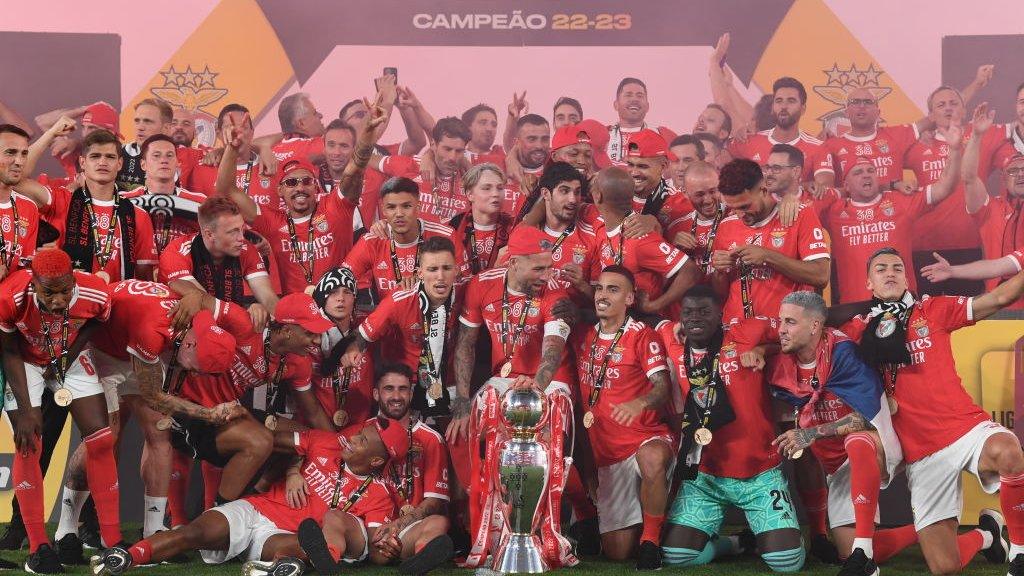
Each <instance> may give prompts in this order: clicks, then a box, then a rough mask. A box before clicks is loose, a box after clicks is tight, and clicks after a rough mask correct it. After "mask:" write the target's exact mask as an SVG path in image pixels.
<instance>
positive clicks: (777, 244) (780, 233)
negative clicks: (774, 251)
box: [772, 230, 786, 248]
mask: <svg viewBox="0 0 1024 576" xmlns="http://www.w3.org/2000/svg"><path fill="white" fill-rule="evenodd" d="M785 243H786V231H785V230H772V248H782V245H783V244H785Z"/></svg>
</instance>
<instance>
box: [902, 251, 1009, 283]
mask: <svg viewBox="0 0 1024 576" xmlns="http://www.w3.org/2000/svg"><path fill="white" fill-rule="evenodd" d="M932 256H934V257H935V263H934V264H929V265H927V266H925V267H923V268H921V276H923V277H924V278H927V279H928V281H929V282H944V281H946V280H949V279H950V278H962V279H964V280H990V279H992V278H1003V277H1006V276H1009V275H1011V274H1015V273H1016V272H1018V271H1019V269H1018V268H1017V264H1016V263H1015V260H1014V258H1013V257H1012V256H1003V257H1002V258H993V259H991V260H975V261H974V262H968V263H967V264H957V265H952V264H950V263H949V260H946V259H945V258H943V257H942V255H941V254H939V253H938V252H932Z"/></svg>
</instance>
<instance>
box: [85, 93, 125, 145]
mask: <svg viewBox="0 0 1024 576" xmlns="http://www.w3.org/2000/svg"><path fill="white" fill-rule="evenodd" d="M82 124H92V125H93V126H98V127H100V128H102V129H104V130H109V131H110V132H113V133H114V134H115V135H116V136H117V137H118V138H124V137H123V136H121V131H120V120H119V119H118V117H117V110H114V107H113V106H111V105H110V104H107V103H106V102H96V103H95V104H90V105H89V107H88V108H86V109H85V114H82Z"/></svg>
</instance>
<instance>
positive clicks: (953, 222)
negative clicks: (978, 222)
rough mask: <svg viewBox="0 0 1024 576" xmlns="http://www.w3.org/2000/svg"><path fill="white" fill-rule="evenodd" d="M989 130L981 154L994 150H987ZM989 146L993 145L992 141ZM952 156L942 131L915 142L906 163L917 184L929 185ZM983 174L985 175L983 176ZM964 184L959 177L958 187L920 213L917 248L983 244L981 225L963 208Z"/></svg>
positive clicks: (921, 185) (916, 222) (916, 229)
mask: <svg viewBox="0 0 1024 576" xmlns="http://www.w3.org/2000/svg"><path fill="white" fill-rule="evenodd" d="M992 132H994V130H989V132H988V133H986V134H985V140H983V141H982V154H987V155H989V156H991V155H992V154H993V152H994V151H995V150H994V149H993V150H989V151H987V152H986V151H985V148H986V141H991V138H990V137H989V134H990V133H992ZM988 147H990V148H991V147H992V145H991V143H990V144H989V145H988ZM948 158H949V144H947V143H946V140H945V138H943V137H942V134H938V133H936V134H935V139H934V140H932V141H930V142H929V143H925V142H924V141H919V142H916V143H914V146H913V147H911V149H910V151H909V152H907V157H906V167H907V168H908V169H909V170H913V172H914V176H915V178H916V179H917V187H918V188H922V189H928V188H929V187H930V186H931V185H932V184H934V183H935V182H937V181H938V180H939V178H940V177H941V176H942V171H943V170H944V169H945V168H946V160H947V159H948ZM982 178H985V177H984V176H983V177H982ZM964 202H966V199H965V198H964V187H963V184H960V183H959V178H957V185H956V188H954V189H953V192H952V193H951V194H950V195H949V196H947V197H946V198H945V199H944V200H943V201H942V202H939V203H938V204H936V205H935V208H934V209H933V210H929V211H928V212H926V213H924V214H921V215H920V217H919V218H918V219H917V220H916V221H915V222H914V233H913V238H914V249H915V250H949V249H962V248H976V247H978V246H979V245H980V244H981V238H980V237H979V236H978V229H977V228H976V227H975V226H974V222H972V221H971V216H970V215H969V214H967V211H965V210H964Z"/></svg>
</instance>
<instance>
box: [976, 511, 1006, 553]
mask: <svg viewBox="0 0 1024 576" xmlns="http://www.w3.org/2000/svg"><path fill="white" fill-rule="evenodd" d="M1004 525H1005V524H1004V522H1003V515H1002V514H1000V513H999V512H996V511H995V510H991V509H989V508H985V509H983V510H982V511H981V513H979V514H978V528H981V529H982V530H984V531H985V532H988V533H989V534H991V535H992V545H991V546H989V547H988V548H985V549H984V550H982V551H981V553H982V554H984V555H985V559H986V560H988V561H989V562H991V563H993V564H1005V563H1006V555H1007V552H1009V547H1008V546H1007V545H1006V540H1004V539H1003V526H1004Z"/></svg>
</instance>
